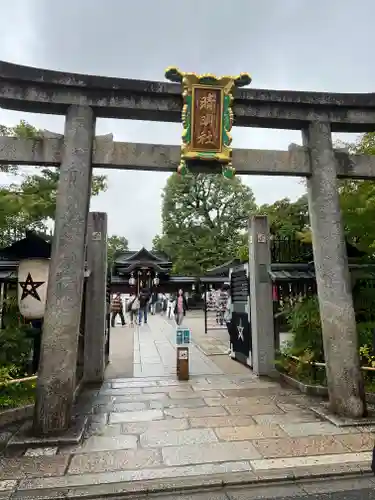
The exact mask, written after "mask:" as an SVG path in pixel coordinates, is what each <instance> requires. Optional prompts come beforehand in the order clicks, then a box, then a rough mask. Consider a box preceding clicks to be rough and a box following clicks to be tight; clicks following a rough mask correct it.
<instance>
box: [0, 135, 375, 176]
mask: <svg viewBox="0 0 375 500" xmlns="http://www.w3.org/2000/svg"><path fill="white" fill-rule="evenodd" d="M46 135H47V136H48V137H45V138H41V139H36V140H35V139H18V138H15V137H0V165H1V164H3V165H8V164H14V165H40V166H59V165H60V163H61V158H62V153H63V147H64V146H63V136H60V135H58V134H52V133H50V132H47V133H46ZM52 136H54V137H52ZM335 157H336V161H337V175H338V177H340V178H352V179H375V156H368V155H349V154H348V153H346V152H344V151H342V150H336V151H335ZM179 161H180V148H179V146H167V145H159V144H141V143H131V142H128V143H127V142H115V141H113V138H112V135H107V136H97V137H96V139H95V141H94V148H93V155H92V166H93V167H94V168H107V169H120V170H139V171H140V170H144V171H156V172H175V171H176V168H177V166H178V164H179ZM233 165H234V167H235V168H236V171H237V173H238V174H240V175H288V176H296V177H309V176H310V175H311V171H310V164H309V158H308V153H307V150H306V148H304V147H302V146H296V145H291V146H290V147H289V150H288V151H275V150H274V151H272V150H262V149H234V150H233ZM195 171H196V172H211V173H213V171H212V166H208V168H207V170H204V169H203V168H202V166H200V167H199V168H197V169H195Z"/></svg>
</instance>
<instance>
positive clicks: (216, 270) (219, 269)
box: [205, 259, 241, 276]
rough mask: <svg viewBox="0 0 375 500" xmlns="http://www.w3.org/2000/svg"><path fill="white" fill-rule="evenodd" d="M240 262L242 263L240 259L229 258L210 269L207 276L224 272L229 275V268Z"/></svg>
mask: <svg viewBox="0 0 375 500" xmlns="http://www.w3.org/2000/svg"><path fill="white" fill-rule="evenodd" d="M239 264H241V261H240V259H232V260H228V262H224V264H220V266H216V267H212V268H211V269H208V271H207V272H206V274H205V276H220V275H223V274H225V275H227V276H229V269H230V268H232V267H236V266H238V265H239Z"/></svg>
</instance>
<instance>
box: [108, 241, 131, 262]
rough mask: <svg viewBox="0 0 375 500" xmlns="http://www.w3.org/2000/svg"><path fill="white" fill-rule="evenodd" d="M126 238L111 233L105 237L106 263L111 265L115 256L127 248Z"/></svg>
mask: <svg viewBox="0 0 375 500" xmlns="http://www.w3.org/2000/svg"><path fill="white" fill-rule="evenodd" d="M128 245H129V243H128V240H127V239H126V238H125V236H117V235H115V234H114V235H112V236H109V237H108V239H107V257H108V264H110V265H112V264H113V263H114V261H115V259H116V257H117V256H118V255H119V254H121V253H122V252H126V250H128Z"/></svg>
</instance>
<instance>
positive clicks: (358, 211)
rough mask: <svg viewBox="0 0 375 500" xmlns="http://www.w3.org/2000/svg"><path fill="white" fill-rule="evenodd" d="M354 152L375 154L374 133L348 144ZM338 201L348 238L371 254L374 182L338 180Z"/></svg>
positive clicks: (373, 244) (374, 226) (374, 228)
mask: <svg viewBox="0 0 375 500" xmlns="http://www.w3.org/2000/svg"><path fill="white" fill-rule="evenodd" d="M347 146H348V149H349V151H350V152H351V153H354V154H366V155H375V133H374V132H370V133H367V134H364V135H363V136H362V137H361V138H360V140H359V141H357V142H356V143H354V144H348V145H347ZM340 202H341V209H342V217H343V222H344V226H345V233H346V236H347V239H348V241H350V243H352V244H354V245H356V246H357V247H358V248H359V249H360V250H363V251H365V252H367V253H368V254H371V255H373V254H374V253H375V224H374V221H375V182H374V181H370V180H364V181H362V180H359V181H357V180H352V179H348V180H345V181H342V182H341V186H340Z"/></svg>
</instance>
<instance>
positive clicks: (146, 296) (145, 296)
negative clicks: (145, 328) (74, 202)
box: [138, 288, 150, 325]
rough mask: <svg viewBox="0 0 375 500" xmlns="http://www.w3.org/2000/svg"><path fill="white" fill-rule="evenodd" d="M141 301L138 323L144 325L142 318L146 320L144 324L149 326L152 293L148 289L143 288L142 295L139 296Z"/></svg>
mask: <svg viewBox="0 0 375 500" xmlns="http://www.w3.org/2000/svg"><path fill="white" fill-rule="evenodd" d="M138 299H139V316H138V323H139V325H141V324H142V317H143V319H144V323H145V324H147V309H148V303H149V301H150V291H149V290H148V289H147V288H142V290H141V293H140V294H139V296H138Z"/></svg>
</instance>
